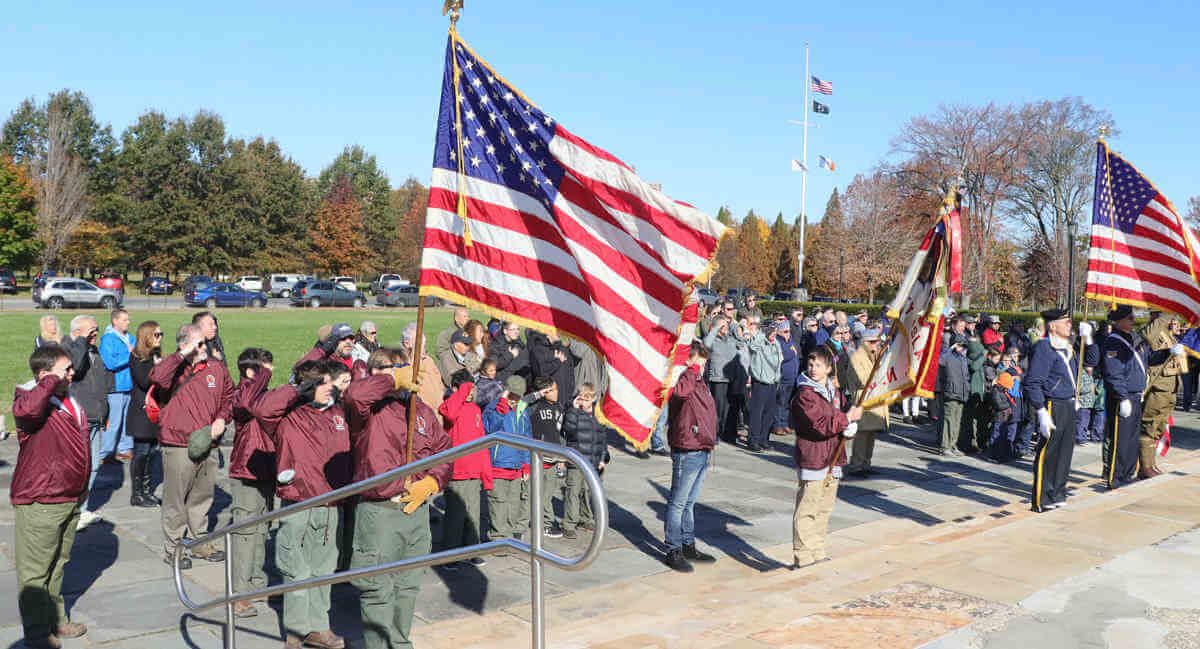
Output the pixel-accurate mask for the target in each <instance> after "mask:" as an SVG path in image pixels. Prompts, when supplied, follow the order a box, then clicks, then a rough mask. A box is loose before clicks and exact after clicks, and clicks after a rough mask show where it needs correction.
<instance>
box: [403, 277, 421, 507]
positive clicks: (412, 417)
mask: <svg viewBox="0 0 1200 649" xmlns="http://www.w3.org/2000/svg"><path fill="white" fill-rule="evenodd" d="M424 337H425V296H424V295H418V296H417V333H416V336H415V337H414V338H413V350H412V382H413V385H414V386H415V385H416V384H417V382H418V381H420V380H421V355H422V353H423V351H422V349H421V342H422V339H423V338H424ZM417 398H418V397H417V393H416V392H413V393H412V394H410V395H409V397H408V435H407V436H406V438H405V440H404V444H405V449H404V464H409V463H411V462H412V447H413V432H414V431H415V430H416V425H417V413H416V399H417ZM410 482H411V480H410V479H409V478H405V479H404V485H405V487H406V488H407V486H408V484H409V483H410Z"/></svg>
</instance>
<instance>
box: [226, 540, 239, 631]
mask: <svg viewBox="0 0 1200 649" xmlns="http://www.w3.org/2000/svg"><path fill="white" fill-rule="evenodd" d="M225 599H226V600H227V601H226V603H225V648H226V649H237V639H236V638H235V636H236V635H237V633H236V631H235V630H234V628H233V624H234V620H235V619H236V618H234V615H233V604H234V600H233V534H232V533H231V532H226V533H225Z"/></svg>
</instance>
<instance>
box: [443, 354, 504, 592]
mask: <svg viewBox="0 0 1200 649" xmlns="http://www.w3.org/2000/svg"><path fill="white" fill-rule="evenodd" d="M450 383H451V386H452V387H453V389H454V393H453V394H451V395H450V398H449V399H446V401H445V402H443V403H442V405H441V406H440V407H439V408H438V413H439V414H440V415H441V416H442V418H443V419H445V420H446V426H447V428H448V429H449V430H450V443H451V444H452V445H454V446H461V445H463V444H466V443H467V442H471V441H474V440H476V439H479V438H480V437H483V435H484V431H483V413H482V412H481V411H480V410H479V406H478V405H477V404H476V403H475V396H476V395H475V391H476V389H477V388H476V387H475V384H474V383H472V382H471V375H470V373H469V372H467V371H466V370H459V371H458V372H456V373H455V374H454V376H453V377H452V378H451V379H450ZM481 489H482V490H486V491H489V492H490V491H491V490H492V461H491V458H490V457H489V456H488V452H487V450H481V451H479V452H477V453H472V454H470V455H467V456H464V457H460V458H458V459H457V460H455V461H454V472H453V474H452V475H451V478H450V482H449V483H448V484H447V485H446V517H445V519H444V520H445V522H444V524H443V526H442V549H445V550H450V549H453V548H460V547H463V546H467V545H475V544H476V543H479V521H480V518H481V514H482V509H481V503H480V499H479V496H480V493H481ZM470 563H471V564H472V565H475V566H482V565H485V564H486V563H487V561H485V560H484V559H483V557H472V558H471V560H470ZM458 567H459V564H456V563H452V564H448V565H447V566H446V568H447V569H448V570H456V569H458Z"/></svg>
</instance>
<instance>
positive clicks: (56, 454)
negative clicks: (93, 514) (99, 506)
mask: <svg viewBox="0 0 1200 649" xmlns="http://www.w3.org/2000/svg"><path fill="white" fill-rule="evenodd" d="M61 380H65V379H60V378H58V377H57V376H44V377H42V380H41V381H37V382H36V383H35V382H33V381H30V382H29V383H26V384H24V385H21V386H18V387H17V390H16V394H15V395H14V396H13V406H12V411H13V420H14V421H15V423H16V428H17V443H18V444H20V446H21V450H20V451H18V452H17V466H16V468H15V469H13V475H12V485H11V486H10V488H9V499H10V500H11V501H12V504H14V505H29V504H32V503H35V502H39V503H43V504H50V503H66V502H73V501H76V500H79V497H80V496H81V495H83V494H84V493H85V492H86V491H87V484H88V477H89V476H90V475H91V473H92V451H91V445H90V443H89V438H88V424H87V413H86V412H84V410H83V406H81V405H79V402H78V401H76V400H75V399H74V398H73V397H67V399H68V401H69V402H70V403H69V404H66V403H63V402H62V401H61V400H60V398H59V397H58V396H57V395H55V394H54V389H55V388H56V387H58V382H59V381H61ZM72 409H74V414H72V412H71V411H72Z"/></svg>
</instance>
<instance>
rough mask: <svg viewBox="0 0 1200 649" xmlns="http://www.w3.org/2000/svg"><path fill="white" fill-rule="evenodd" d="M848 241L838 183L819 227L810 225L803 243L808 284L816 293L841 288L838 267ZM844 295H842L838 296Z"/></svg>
mask: <svg viewBox="0 0 1200 649" xmlns="http://www.w3.org/2000/svg"><path fill="white" fill-rule="evenodd" d="M845 245H846V224H845V217H844V216H843V214H842V204H841V199H840V198H839V196H838V190H837V188H836V187H835V188H834V190H833V193H832V194H830V196H829V202H827V203H826V204H825V214H824V215H823V216H822V217H821V222H820V223H819V224H818V226H817V227H810V228H809V236H808V237H807V240H806V241H805V245H804V249H805V252H804V256H805V263H804V277H805V284H807V285H808V287H809V289H810V290H811V291H812V292H813V293H814V294H818V293H819V294H824V295H832V294H834V293H836V292H837V290H838V269H839V265H840V262H841V254H842V249H843V247H845ZM838 297H841V296H838Z"/></svg>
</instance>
